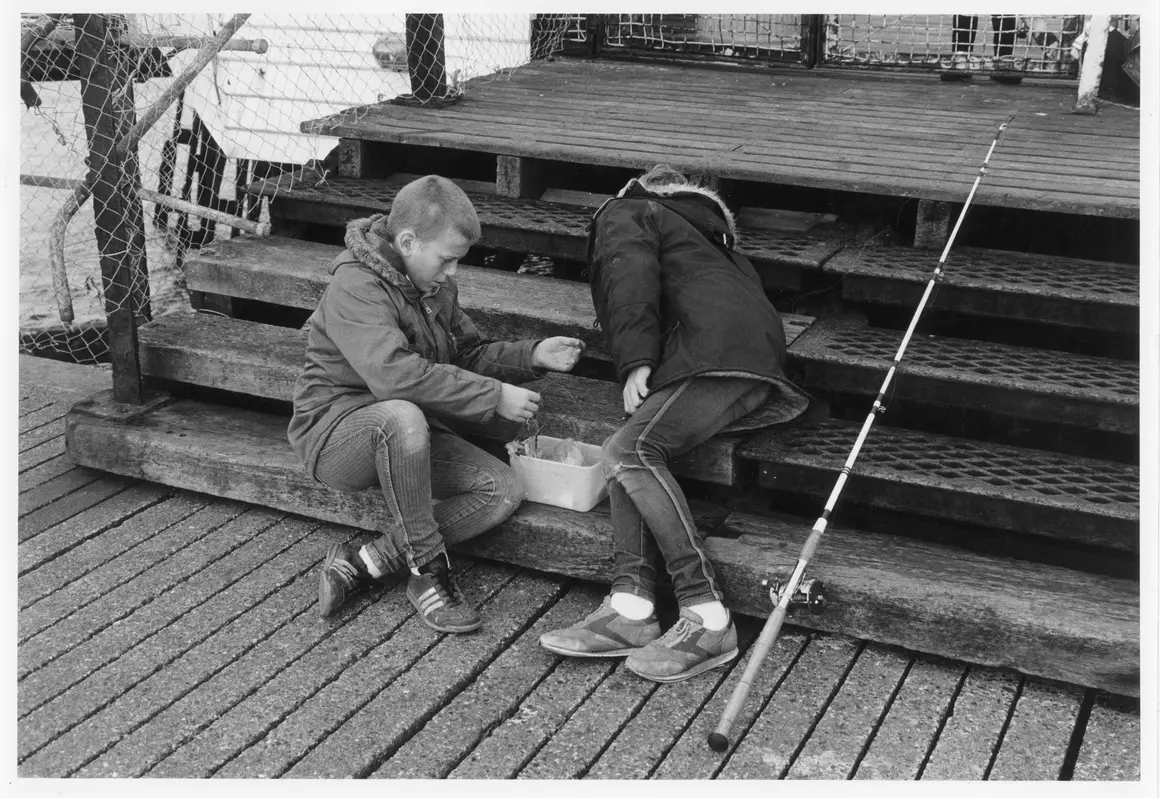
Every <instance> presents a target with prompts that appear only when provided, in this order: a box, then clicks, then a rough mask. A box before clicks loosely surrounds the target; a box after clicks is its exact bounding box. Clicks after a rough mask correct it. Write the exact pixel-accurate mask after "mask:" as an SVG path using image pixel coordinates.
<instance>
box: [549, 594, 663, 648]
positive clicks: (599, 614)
mask: <svg viewBox="0 0 1160 798" xmlns="http://www.w3.org/2000/svg"><path fill="white" fill-rule="evenodd" d="M610 601H611V600H610V598H609V597H607V596H606V597H605V598H604V601H603V602H602V603H601V604H600V609H598V610H596V612H594V613H592V614H591V615H589V616H588V617H587V618H585V619H584V620H582V621H579V622H578V623H574V624H572V625H571V626H569V627H568V628H566V629H557V630H556V631H554V632H545V633H544V634H542V635H540V645H541V646H543V647H544V648H546V649H548V650H549V651H551V652H553V653H555V654H563V655H564V656H565V657H623V656H625V655H627V654H631V653H633V652H634V651H639V650H640V648H641V647H642V646H646V645H648V644H649V643H651V642H652V641H654V640H656V639H657V638H658V637H660V636H661V625H660V624H659V623H657V616H656V613H653V614H652V615H650V616H649V617H648V618H645V619H644V620H641V621H634V620H631V619H629V618H625V617H624V616H623V615H621V614H620V613H619V612H617V611H616V610H614V609H612V605H611V603H610Z"/></svg>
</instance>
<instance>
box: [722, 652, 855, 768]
mask: <svg viewBox="0 0 1160 798" xmlns="http://www.w3.org/2000/svg"><path fill="white" fill-rule="evenodd" d="M860 648H861V646H860V644H859V643H858V642H857V641H854V640H851V639H849V638H846V637H831V636H828V635H815V636H814V637H813V638H812V639H811V640H810V642H809V644H808V645H807V646H806V649H805V651H804V652H802V655H801V656H800V657H799V658H798V660H797V662H795V663H794V666H793V668H792V669H791V670H790V672H789V674H788V675H787V676H786V677H785V681H783V682H782V683H781V684H780V685H779V686H778V688H777V690H776V691H775V692H774V694H773V697H772V698H770V699H769V703H767V704H766V705H765V707H764V708H763V709H762V711H761V715H760V716H758V718H757V719H756V720H755V721H754V723H753V725H752V726H751V727H750V728H749V730H748V731H747V732H746V733H745V736H744V737H742V738H740V739H739V740H737V742H736V745H735V747H734V748H733V752H732V755H731V756H730V757H729V760H728V762H726V763H725V766H724V767H723V768H722V769H721V770H720V772H719V773H718V774H717V777H718V778H725V779H780V778H784V777H785V776H786V773H787V771H788V770H789V768H790V766H791V765H793V764H795V760H796V759H797V754H798V750H799V749H800V747H801V745H802V744H803V743H804V742H807V741H808V740H810V739H811V734H810V730H811V729H813V728H814V726H815V725H816V724H817V723H818V721H819V720H820V719H821V718H822V715H823V714H824V713H825V712H826V710H827V707H828V706H829V704H830V702H831V700H832V699H833V697H834V696H835V695H836V694H837V692H838V690H839V689H840V688H841V686H842V683H843V681H844V680H845V678H846V673H847V671H848V670H849V668H850V667H851V666H852V665H853V663H854V661H855V659H856V658H857V657H858V653H859V650H860ZM816 756H818V754H815V757H816ZM818 764H823V766H824V765H825V764H828V763H826V762H825V761H824V760H823V762H822V763H819V762H817V761H811V762H808V763H806V764H805V765H804V766H803V767H802V768H800V769H799V772H798V774H797V777H798V778H801V777H807V778H808V777H810V776H815V777H822V774H821V773H817V771H816V770H815V768H816V767H817V765H818Z"/></svg>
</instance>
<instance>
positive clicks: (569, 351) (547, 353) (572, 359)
mask: <svg viewBox="0 0 1160 798" xmlns="http://www.w3.org/2000/svg"><path fill="white" fill-rule="evenodd" d="M583 351H584V342H583V341H581V340H580V339H579V338H564V337H556V338H545V339H544V340H542V341H540V342H539V343H538V344H536V348H535V349H534V350H533V351H532V365H533V366H535V367H537V368H542V369H551V370H552V371H571V370H572V369H573V368H574V367H575V366H576V363H577V362H579V360H580V354H581V353H582V352H583Z"/></svg>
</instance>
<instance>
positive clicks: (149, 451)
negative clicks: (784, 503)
mask: <svg viewBox="0 0 1160 798" xmlns="http://www.w3.org/2000/svg"><path fill="white" fill-rule="evenodd" d="M70 430H71V432H70V434H71V435H72V436H73V440H74V442H75V443H74V446H73V449H74V450H75V451H76V452H78V453H79V454H81V456H82V462H85V464H87V465H98V464H97V463H96V462H89V461H90V460H94V461H95V460H98V459H99V460H100V463H99V467H102V468H105V469H106V470H111V471H120V472H122V473H127V474H129V475H132V476H135V477H138V478H146V479H156V480H159V481H163V482H167V483H169V484H174V485H176V486H177V487H182V488H186V489H194V490H203V491H209V492H213V493H225V494H228V495H230V496H235V497H245V498H246V499H247V500H250V501H256V502H258V503H261V504H266V505H268V506H275V507H279V508H282V509H286V510H289V511H291V512H296V513H300V514H303V515H308V516H311V517H317V518H321V519H323V520H329V521H337V522H340V523H347V524H350V525H353V526H358V527H360V528H363V529H375V528H376V525H377V523H378V519H379V518H381V517H382V515H381V511H380V510H378V509H377V507H378V503H379V502H381V498H380V497H378V496H377V492H374V491H366V492H363V493H361V494H341V493H337V492H335V491H330V490H328V489H324V488H322V487H321V486H319V485H318V484H317V483H313V482H312V481H311V480H309V479H307V478H306V476H305V475H304V474H303V473H302V471H301V469H300V468H298V467H297V465H296V464H294V463H292V462H290V458H288V457H287V456H286V454H285V447H286V443H285V436H284V426H283V423H282V422H281V421H280V420H279V419H276V418H271V417H269V416H263V415H261V414H257V413H251V412H246V411H239V410H222V409H217V410H214V409H212V408H206V407H204V406H202V407H199V406H197V405H196V404H195V403H192V402H178V403H174V404H173V405H170V406H168V407H161V408H158V409H156V410H154V411H152V412H151V413H150V414H148V415H147V416H145V417H143V418H139V419H136V420H134V421H133V422H132V423H121V424H116V423H112V422H107V421H102V420H101V419H100V418H97V417H95V416H91V415H90V416H84V415H82V414H80V413H74V415H73V416H70ZM558 519H564V520H563V521H561V520H558ZM561 525H562V526H561ZM718 531H719V532H720V533H722V534H729V535H733V536H735V537H715V536H711V537H709V538H708V540H707V541H706V547H707V550H708V551H709V553H710V556H712V557H713V560H714V562H715V563H716V564H717V566H718V568H717V570H718V574H719V576H720V578H721V581H722V584H723V585H724V588H725V591H726V594H727V596H729V601H730V605H731V607H732V608H733V609H734V610H736V611H738V612H741V613H744V614H751V615H756V616H759V617H763V616H764V615H766V614H767V613H768V601H767V600H766V599H765V598H764V596H765V591H763V589H762V588H761V586H760V582H761V580H762V579H763V578H764V577H765V576H766V575H767V574H768V572H769V570H770V569H772V568H789V567H791V566H792V564H793V563H794V562H796V559H797V555H798V553H799V551H800V548H801V545H802V542H803V541H804V527H803V526H802V522H801V520H800V519H792V520H788V519H787V520H784V521H783V520H779V519H775V518H766V517H758V516H753V515H747V514H743V513H735V514H733V515H731V516H729V518H728V519H727V520H726V521H725V523H724V524H722V525H721V528H720V530H718ZM715 534H716V533H715ZM509 535H510V536H513V537H510V538H509V537H508V536H509ZM610 536H611V529H610V525H609V522H608V520H607V518H606V517H605V516H602V515H601V514H598V513H572V512H569V511H564V510H558V509H556V508H549V507H545V506H542V505H536V504H532V503H529V504H527V505H525V507H524V508H521V510H520V511H519V512H517V513H516V515H515V516H513V518H512V519H510V520H509V521H508V522H505V524H503V525H501V526H500V527H499V528H497V530H495V531H493V532H492V533H490V534H489V535H486V536H482V537H481V538H477V539H476V540H475V541H473V543H472V544H471V548H470V549H468V550H469V551H472V552H476V553H479V554H483V555H484V556H487V557H490V558H494V559H501V560H503V561H507V562H513V563H515V564H521V565H522V564H532V565H534V567H537V568H539V569H542V570H550V571H553V572H557V573H563V574H566V575H570V576H581V577H583V578H588V579H597V580H599V581H608V580H609V579H610V578H611V570H610V568H609V560H610V557H611V547H610V546H609V545H608V540H609V539H610ZM829 536H830V537H831V538H833V539H834V540H833V542H829V541H827V545H826V546H824V547H822V548H821V549H820V550H819V551H818V553H817V555H816V560H815V562H814V566H813V570H814V571H816V573H817V574H818V575H819V576H820V577H822V578H823V579H825V580H826V582H827V586H828V588H829V589H830V592H831V595H832V604H831V606H830V607H829V608H828V609H827V612H826V613H825V614H823V615H818V616H814V615H808V614H806V615H801V616H797V617H796V618H795V621H794V622H795V623H798V624H801V625H803V626H809V627H811V628H816V629H821V630H824V631H837V632H842V633H844V634H851V635H855V636H859V637H862V638H865V639H870V640H875V641H877V642H881V643H886V644H892V645H899V646H903V647H905V648H908V649H913V650H918V651H931V652H935V653H939V654H943V655H946V656H953V657H958V658H962V659H966V660H969V661H973V662H979V663H982V664H988V665H1001V666H1006V667H1014V668H1018V669H1020V670H1022V671H1024V672H1026V673H1030V674H1033V675H1038V676H1043V677H1045V678H1051V679H1059V680H1061V681H1069V682H1072V683H1077V684H1086V685H1088V686H1098V687H1101V688H1105V689H1113V690H1116V691H1119V692H1122V693H1125V694H1135V693H1136V692H1138V690H1139V684H1138V680H1139V672H1138V667H1139V663H1138V651H1139V628H1138V625H1139V615H1138V613H1139V607H1138V589H1139V588H1138V585H1137V584H1136V583H1135V582H1132V581H1130V580H1122V579H1114V578H1108V577H1101V576H1095V575H1092V574H1087V573H1083V572H1077V571H1070V570H1067V569H1063V568H1059V567H1053V566H1047V565H1042V564H1039V563H1034V562H1017V561H1014V560H1009V559H1005V558H1000V557H988V556H984V555H978V554H973V553H970V552H966V551H960V550H955V549H951V548H949V547H944V546H939V545H936V544H930V543H923V542H919V541H912V540H906V539H902V538H898V537H893V536H887V535H877V534H870V533H866V532H859V531H851V532H846V531H843V530H835V531H831V532H830V533H829ZM541 547H543V548H541Z"/></svg>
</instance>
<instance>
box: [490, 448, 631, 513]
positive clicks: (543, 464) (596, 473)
mask: <svg viewBox="0 0 1160 798" xmlns="http://www.w3.org/2000/svg"><path fill="white" fill-rule="evenodd" d="M539 440H540V443H541V445H546V444H554V443H557V442H559V440H560V439H559V438H553V437H551V436H549V435H541V436H539ZM577 445H578V446H579V447H580V452H581V454H583V455H584V464H583V465H570V464H568V463H556V462H553V461H551V460H541V459H540V458H538V457H527V456H524V455H518V454H514V455H512V456H511V464H512V470H513V471H515V473H516V478H517V479H519V481H520V483H521V484H522V485H523V486H524V491H525V492H526V493H527V498H528V501H533V502H540V503H542V504H551V505H553V506H555V507H564V508H567V509H569V510H579V511H580V512H588V511H589V510H591V509H592V508H593V507H595V506H596V505H597V504H599V503H600V502H601V501H602V500H603V499H604V498H605V497H606V496H607V495H608V485H607V484H606V483H605V481H604V469H603V468H602V467H601V465H600V447H599V446H594V445H593V444H591V443H579V442H577Z"/></svg>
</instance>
